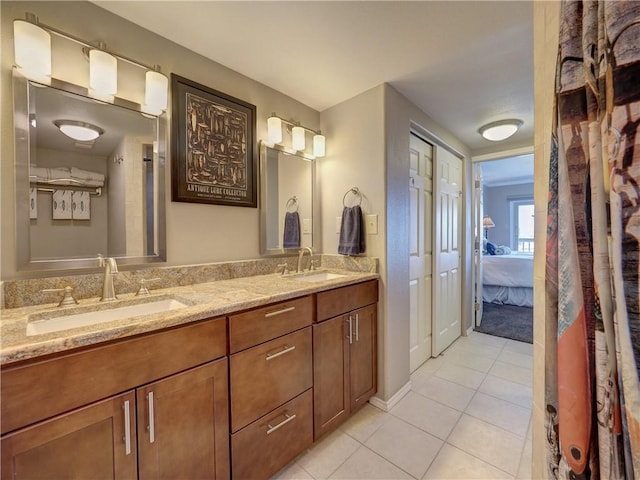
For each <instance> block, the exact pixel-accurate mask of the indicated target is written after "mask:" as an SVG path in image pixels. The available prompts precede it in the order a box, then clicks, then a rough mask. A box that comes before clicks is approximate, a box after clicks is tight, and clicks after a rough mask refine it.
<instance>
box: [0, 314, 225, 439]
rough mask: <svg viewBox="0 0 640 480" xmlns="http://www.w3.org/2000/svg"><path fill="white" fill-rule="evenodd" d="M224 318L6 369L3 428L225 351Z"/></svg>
mask: <svg viewBox="0 0 640 480" xmlns="http://www.w3.org/2000/svg"><path fill="white" fill-rule="evenodd" d="M226 333H227V322H226V319H225V318H219V319H215V320H207V321H204V322H199V323H195V324H191V325H187V326H184V327H180V328H175V329H171V330H166V331H163V332H159V333H152V334H148V335H144V336H140V337H137V338H132V339H126V340H122V341H118V342H114V343H110V344H106V345H104V346H101V347H96V348H91V349H89V350H84V351H81V352H76V353H71V354H66V355H63V356H60V357H56V358H52V359H50V360H44V361H39V362H35V363H30V364H27V365H22V366H16V367H13V368H12V367H9V368H6V369H3V370H2V384H1V388H2V405H1V410H2V417H1V423H2V433H6V432H10V431H12V430H15V429H16V428H20V427H22V426H25V425H28V424H30V423H34V422H36V421H40V420H44V419H45V418H49V417H52V416H54V415H58V414H60V413H62V412H66V411H69V410H72V409H74V408H78V407H80V406H82V405H88V404H89V403H91V402H95V401H97V400H100V399H103V398H106V397H109V396H111V395H114V394H116V393H118V392H123V391H125V390H128V389H131V388H135V387H137V386H138V385H142V384H145V383H148V382H152V381H154V380H157V379H159V378H162V377H166V376H168V375H171V374H174V373H176V372H179V371H182V370H186V369H187V368H191V367H193V366H196V365H200V364H202V363H206V362H209V361H211V360H214V359H216V358H219V357H222V356H224V355H225V354H226Z"/></svg>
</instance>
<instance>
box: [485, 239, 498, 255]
mask: <svg viewBox="0 0 640 480" xmlns="http://www.w3.org/2000/svg"><path fill="white" fill-rule="evenodd" d="M497 248H498V246H497V245H496V244H495V243H491V242H489V241H487V254H489V255H495V254H496V249H497Z"/></svg>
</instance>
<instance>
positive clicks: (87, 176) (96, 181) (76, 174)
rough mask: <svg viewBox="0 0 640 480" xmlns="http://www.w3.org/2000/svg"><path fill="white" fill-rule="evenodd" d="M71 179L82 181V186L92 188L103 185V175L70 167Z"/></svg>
mask: <svg viewBox="0 0 640 480" xmlns="http://www.w3.org/2000/svg"><path fill="white" fill-rule="evenodd" d="M71 178H73V179H75V180H80V181H82V184H83V185H89V186H92V187H102V186H103V185H104V175H103V174H102V173H98V172H90V171H89V170H82V169H81V168H76V167H71Z"/></svg>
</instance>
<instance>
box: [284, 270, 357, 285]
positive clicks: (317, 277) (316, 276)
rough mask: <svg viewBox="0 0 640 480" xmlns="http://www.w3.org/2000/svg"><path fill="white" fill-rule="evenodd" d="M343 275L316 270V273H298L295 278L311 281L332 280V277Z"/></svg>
mask: <svg viewBox="0 0 640 480" xmlns="http://www.w3.org/2000/svg"><path fill="white" fill-rule="evenodd" d="M345 276H346V275H341V274H339V273H331V272H318V273H310V274H306V275H300V276H299V277H296V280H301V281H303V282H310V283H312V282H324V281H326V280H333V279H334V278H342V277H345Z"/></svg>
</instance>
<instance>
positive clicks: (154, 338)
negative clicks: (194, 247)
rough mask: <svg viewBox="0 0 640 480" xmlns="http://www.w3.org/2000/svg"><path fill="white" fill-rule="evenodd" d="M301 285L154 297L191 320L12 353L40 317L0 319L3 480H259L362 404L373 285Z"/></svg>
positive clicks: (105, 331)
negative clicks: (173, 299) (179, 301)
mask: <svg viewBox="0 0 640 480" xmlns="http://www.w3.org/2000/svg"><path fill="white" fill-rule="evenodd" d="M315 278H318V279H320V280H317V281H315V280H314V281H305V280H304V278H303V277H300V276H295V275H290V276H283V275H261V276H256V277H249V278H240V279H234V280H224V281H220V282H210V283H204V284H201V285H191V286H188V287H178V288H174V289H168V290H170V291H169V292H163V293H162V294H163V295H167V294H171V295H176V296H179V297H180V298H183V299H186V300H189V301H190V303H189V306H187V307H185V308H182V309H180V310H175V311H171V312H167V313H161V314H155V315H147V316H141V317H136V318H134V319H130V321H126V320H118V321H114V322H107V323H105V324H102V325H99V326H94V327H91V326H87V327H82V328H77V329H72V330H67V331H63V332H57V333H50V334H45V335H35V336H31V337H27V336H26V334H24V333H23V336H24V338H17V336H18V333H17V332H19V331H20V329H21V328H22V329H26V325H25V324H26V322H27V321H28V318H29V315H33V312H34V311H37V310H38V307H25V308H19V309H10V310H5V311H4V312H3V314H4V313H5V312H8V313H9V315H3V316H4V318H3V324H2V327H3V332H2V333H3V345H2V347H3V348H2V359H3V365H2V372H1V373H2V382H1V395H2V398H1V400H2V404H1V426H2V438H1V445H0V447H1V451H2V470H1V472H2V476H3V477H6V478H33V477H38V476H40V477H43V476H45V477H49V478H69V472H70V468H69V466H70V465H73V473H74V476H75V478H160V477H163V478H238V479H240V478H242V479H245V478H252V479H253V478H256V479H258V478H269V477H270V476H271V475H273V474H274V473H276V472H277V471H278V470H279V469H281V468H282V467H283V466H285V465H286V464H287V463H288V462H290V461H291V460H293V459H294V458H295V457H296V456H297V455H299V454H300V453H301V452H303V451H304V449H306V448H308V447H309V446H310V445H311V444H312V443H313V441H314V439H317V438H319V437H320V436H322V435H324V434H326V433H327V432H329V431H331V430H333V429H335V428H336V427H337V426H338V425H339V424H340V423H342V422H343V421H344V420H346V419H347V418H348V417H349V415H351V414H352V413H353V412H354V411H355V410H357V409H358V408H359V407H360V406H362V405H363V404H364V402H366V400H367V399H368V398H370V397H371V396H372V395H373V394H375V392H376V378H377V372H376V354H377V343H376V311H377V300H378V281H377V275H376V274H372V273H354V272H345V273H344V274H339V275H338V274H335V275H334V276H333V277H331V276H328V275H325V276H318V277H315ZM327 278H328V279H327ZM156 295H160V294H156ZM41 309H42V308H40V310H41ZM23 331H24V330H23ZM5 334H6V335H8V336H4V335H5Z"/></svg>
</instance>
